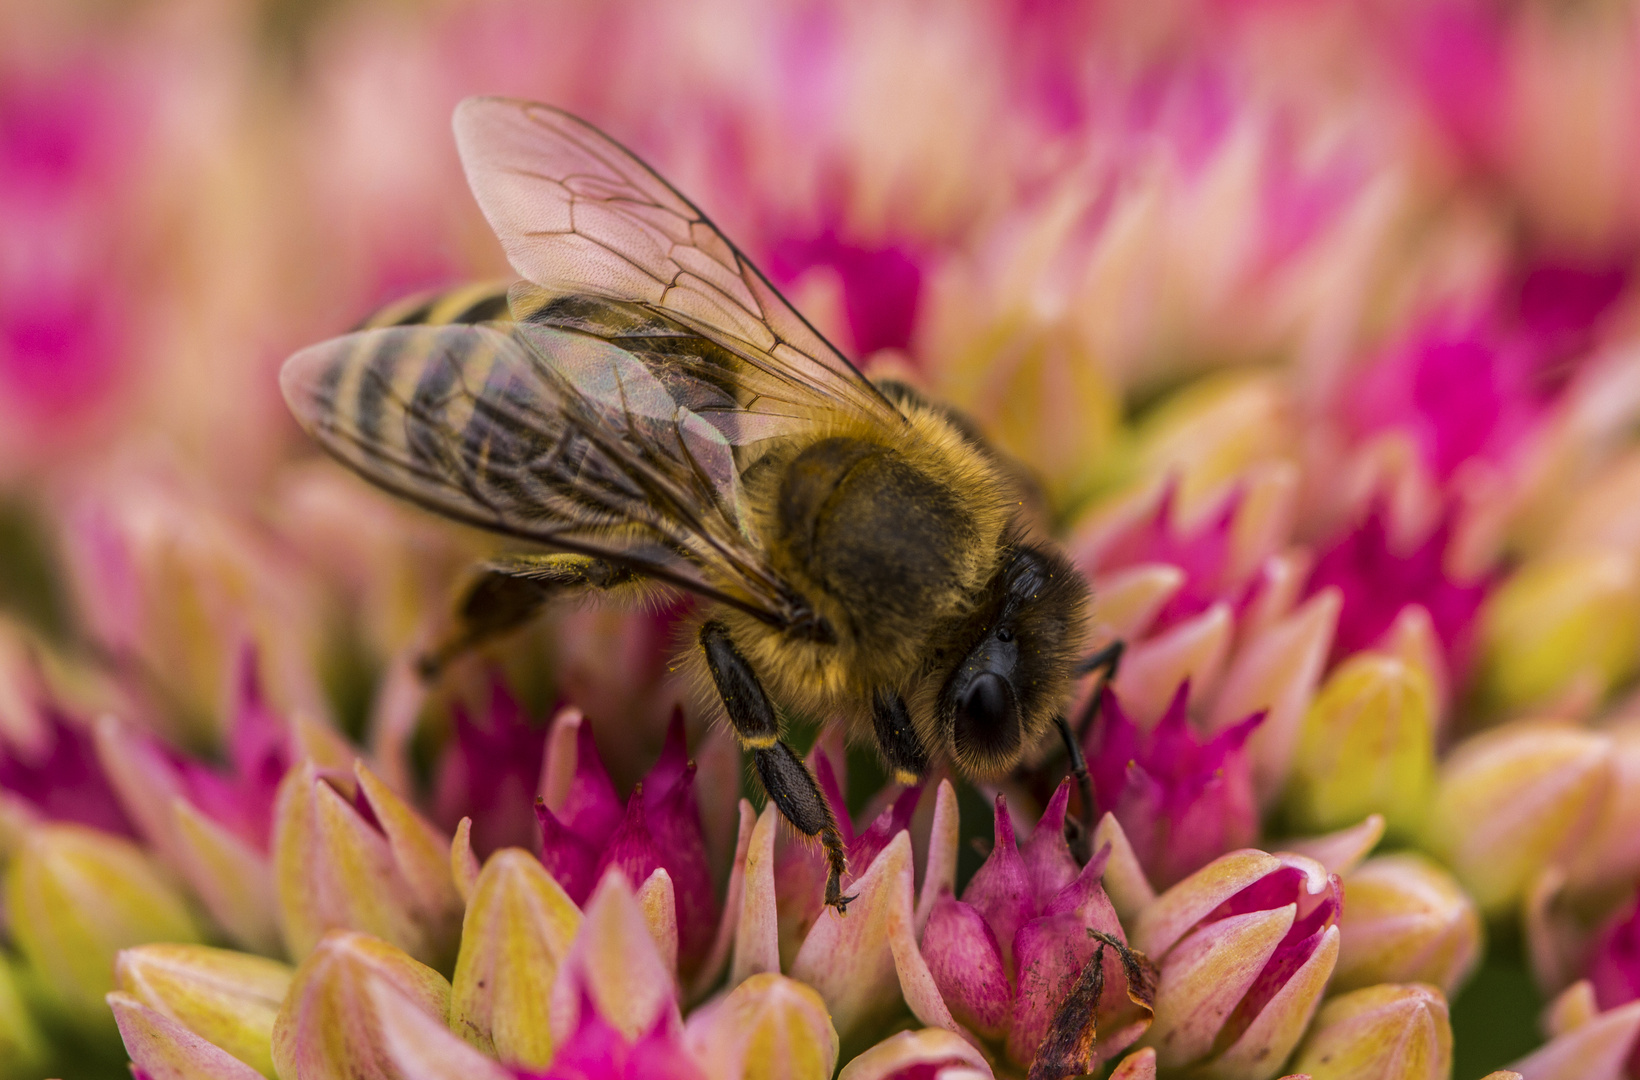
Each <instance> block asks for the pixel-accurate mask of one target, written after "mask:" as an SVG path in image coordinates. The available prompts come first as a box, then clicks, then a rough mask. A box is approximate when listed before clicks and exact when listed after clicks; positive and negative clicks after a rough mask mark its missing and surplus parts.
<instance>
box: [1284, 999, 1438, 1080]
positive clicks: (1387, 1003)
mask: <svg viewBox="0 0 1640 1080" xmlns="http://www.w3.org/2000/svg"><path fill="white" fill-rule="evenodd" d="M1291 1068H1292V1071H1293V1072H1295V1073H1308V1074H1309V1075H1310V1076H1311V1077H1312V1078H1313V1080H1367V1078H1378V1077H1382V1078H1383V1080H1447V1078H1448V1077H1449V1076H1451V1075H1452V1023H1451V1021H1450V1019H1449V1018H1448V1016H1447V1008H1446V998H1445V997H1443V996H1442V995H1441V992H1440V991H1439V990H1437V989H1436V988H1435V987H1433V986H1428V985H1425V984H1422V983H1410V984H1406V985H1401V984H1396V983H1385V984H1383V985H1380V986H1369V987H1367V988H1366V989H1364V990H1356V991H1354V992H1352V993H1348V994H1344V995H1341V996H1339V997H1335V998H1333V999H1332V1000H1330V1001H1328V1002H1327V1004H1325V1005H1323V1006H1322V1007H1321V1011H1320V1013H1318V1014H1317V1015H1316V1018H1315V1023H1314V1024H1313V1025H1312V1026H1311V1028H1310V1033H1309V1036H1308V1037H1307V1038H1306V1039H1305V1040H1304V1044H1303V1045H1302V1046H1300V1047H1299V1049H1298V1054H1297V1056H1296V1057H1295V1058H1294V1059H1293V1063H1292V1066H1291Z"/></svg>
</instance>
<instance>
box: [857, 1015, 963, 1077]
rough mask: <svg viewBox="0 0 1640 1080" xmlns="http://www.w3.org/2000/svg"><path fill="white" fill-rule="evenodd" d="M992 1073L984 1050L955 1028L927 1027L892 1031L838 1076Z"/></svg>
mask: <svg viewBox="0 0 1640 1080" xmlns="http://www.w3.org/2000/svg"><path fill="white" fill-rule="evenodd" d="M990 1075H991V1069H990V1066H989V1065H987V1064H986V1063H985V1058H984V1056H983V1055H981V1054H980V1052H979V1051H978V1050H976V1049H974V1047H973V1046H972V1045H971V1044H970V1043H969V1042H968V1040H966V1039H964V1038H963V1037H962V1036H960V1035H958V1034H957V1033H956V1032H954V1031H947V1030H946V1029H945V1028H923V1029H922V1030H921V1031H902V1032H900V1033H899V1034H898V1035H891V1036H889V1037H888V1038H886V1039H884V1040H883V1041H882V1042H880V1043H878V1044H877V1045H876V1046H873V1047H872V1048H871V1049H870V1050H867V1051H865V1052H864V1053H862V1054H860V1055H859V1056H857V1057H855V1058H854V1059H853V1060H852V1061H850V1062H849V1063H848V1064H847V1065H844V1066H843V1071H842V1072H840V1073H838V1074H837V1080H959V1078H960V1080H968V1078H969V1077H987V1076H990Z"/></svg>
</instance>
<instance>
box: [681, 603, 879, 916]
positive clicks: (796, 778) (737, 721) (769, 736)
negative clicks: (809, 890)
mask: <svg viewBox="0 0 1640 1080" xmlns="http://www.w3.org/2000/svg"><path fill="white" fill-rule="evenodd" d="M700 647H701V651H702V652H704V653H705V654H706V667H707V670H708V671H710V672H711V673H712V682H713V684H714V685H716V687H717V692H718V696H719V697H720V698H722V699H723V708H724V710H725V711H727V712H728V714H729V722H730V723H731V724H733V725H734V729H735V735H736V736H738V737H739V739H740V742H741V745H742V746H744V747H746V748H747V749H748V750H750V751H752V754H753V757H754V759H755V760H756V762H757V775H758V779H760V780H761V781H763V790H764V791H765V792H767V793H768V796H769V798H770V799H771V800H773V802H774V804H775V806H776V807H777V808H778V809H779V810H780V813H781V815H782V816H783V817H785V819H786V820H787V821H789V822H791V823H792V824H793V825H794V826H796V828H797V830H798V831H799V832H801V833H803V834H804V835H805V836H817V837H819V838H820V845H821V846H822V847H823V848H825V851H826V867H827V872H826V898H825V899H826V904H827V905H828V906H830V907H834V908H836V909H837V913H838V914H839V915H841V914H843V913H844V912H845V911H846V910H847V908H848V905H849V902H850V901H851V900H853V899H854V897H852V896H844V895H843V874H844V873H845V872H846V871H847V870H848V860H847V858H846V856H845V853H844V850H843V834H842V833H841V832H839V831H838V828H837V819H836V818H834V817H833V816H832V813H831V807H830V806H829V805H828V804H827V803H826V799H825V796H824V795H822V794H821V793H820V785H819V784H818V783H816V782H815V779H814V774H813V773H811V772H809V768H808V766H807V765H804V764H803V761H802V759H801V758H799V757H798V756H797V754H796V752H795V751H793V750H792V748H791V747H790V746H787V745H786V744H785V743H784V742H783V741H781V738H780V718H779V717H778V716H777V715H776V714H775V711H774V704H773V702H771V701H770V700H769V695H768V693H767V692H765V691H764V689H763V683H762V681H761V680H759V679H758V677H757V672H755V671H753V670H752V665H751V664H750V663H749V662H748V661H747V660H746V658H745V657H744V656H742V655H741V652H740V650H739V649H737V648H736V647H735V643H734V641H733V640H732V639H731V638H730V637H729V630H728V628H727V627H725V626H724V625H723V624H722V623H720V622H715V621H714V622H708V623H707V624H706V625H704V626H702V627H701V628H700Z"/></svg>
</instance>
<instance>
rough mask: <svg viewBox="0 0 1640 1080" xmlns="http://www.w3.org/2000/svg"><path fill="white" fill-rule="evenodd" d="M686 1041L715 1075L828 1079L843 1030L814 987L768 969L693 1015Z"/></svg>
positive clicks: (718, 1078) (724, 1079) (733, 1079)
mask: <svg viewBox="0 0 1640 1080" xmlns="http://www.w3.org/2000/svg"><path fill="white" fill-rule="evenodd" d="M684 1041H685V1043H687V1044H688V1046H689V1047H690V1048H691V1050H692V1051H693V1052H694V1056H695V1057H696V1058H697V1059H699V1061H700V1063H701V1065H702V1066H703V1067H704V1068H705V1069H706V1073H707V1075H708V1076H710V1077H712V1078H713V1080H742V1078H746V1080H750V1078H752V1077H770V1078H776V1077H778V1078H780V1080H828V1078H829V1077H830V1076H831V1074H832V1072H833V1070H835V1069H836V1068H837V1050H838V1044H837V1030H836V1029H835V1028H833V1027H832V1026H831V1016H830V1015H829V1014H828V1013H827V1011H826V1003H825V1001H823V1000H822V999H821V997H820V995H819V994H817V993H815V992H814V990H812V989H810V988H809V987H807V986H805V985H803V984H802V983H800V982H798V981H796V980H795V979H788V978H787V977H786V976H784V975H777V974H775V973H774V972H762V973H760V974H757V975H753V976H752V977H751V978H749V979H747V980H746V981H745V982H743V983H741V984H740V985H739V986H737V987H735V988H734V989H733V990H731V991H730V992H729V994H728V996H727V997H725V998H724V999H723V1000H722V1001H719V1002H716V1003H715V1004H713V1005H709V1006H707V1007H706V1008H705V1009H702V1010H701V1011H699V1012H697V1013H696V1014H695V1015H694V1016H692V1017H690V1018H689V1024H688V1026H687V1027H686V1028H685V1029H684Z"/></svg>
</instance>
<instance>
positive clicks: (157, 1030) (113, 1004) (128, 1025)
mask: <svg viewBox="0 0 1640 1080" xmlns="http://www.w3.org/2000/svg"><path fill="white" fill-rule="evenodd" d="M108 1008H109V1011H110V1012H112V1013H113V1015H114V1023H115V1024H116V1025H118V1027H119V1030H120V1039H121V1040H122V1041H123V1042H124V1043H125V1052H126V1054H128V1055H129V1056H130V1058H131V1064H132V1066H134V1067H133V1069H132V1070H131V1071H132V1074H133V1075H134V1076H135V1077H136V1078H137V1080H261V1077H262V1074H261V1073H259V1072H257V1071H256V1070H255V1069H253V1068H251V1067H250V1066H249V1065H247V1064H245V1063H244V1062H243V1061H240V1060H239V1059H238V1058H236V1057H234V1056H233V1055H232V1054H230V1053H228V1052H227V1051H226V1050H224V1049H222V1048H221V1047H220V1046H217V1045H215V1044H214V1043H211V1042H209V1041H208V1040H206V1039H204V1038H202V1037H201V1036H199V1035H196V1034H195V1033H194V1032H192V1031H189V1030H188V1029H187V1028H185V1027H183V1026H182V1025H181V1024H179V1023H178V1022H177V1021H175V1020H173V1019H172V1018H171V1017H169V1016H167V1015H165V1014H164V1013H162V1012H160V1011H159V1010H158V1009H151V1008H149V1007H148V1006H146V1005H144V1004H143V1003H142V1002H140V1001H138V1000H137V999H136V998H134V997H132V996H131V995H130V994H120V993H114V994H109V995H108Z"/></svg>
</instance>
